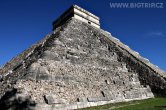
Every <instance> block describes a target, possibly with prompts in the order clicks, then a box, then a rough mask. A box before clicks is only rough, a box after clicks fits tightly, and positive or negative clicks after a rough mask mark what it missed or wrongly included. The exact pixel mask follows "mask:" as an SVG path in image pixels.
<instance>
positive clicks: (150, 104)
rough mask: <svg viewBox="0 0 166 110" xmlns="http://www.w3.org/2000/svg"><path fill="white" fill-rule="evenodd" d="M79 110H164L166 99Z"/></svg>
mask: <svg viewBox="0 0 166 110" xmlns="http://www.w3.org/2000/svg"><path fill="white" fill-rule="evenodd" d="M79 110H166V98H153V99H147V100H141V101H131V102H121V103H115V104H107V105H102V106H97V107H90V108H85V109H79Z"/></svg>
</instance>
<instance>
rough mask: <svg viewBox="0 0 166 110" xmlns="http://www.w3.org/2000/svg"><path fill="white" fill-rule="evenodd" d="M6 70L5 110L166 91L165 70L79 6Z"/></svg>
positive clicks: (66, 109)
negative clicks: (101, 26) (103, 27)
mask: <svg viewBox="0 0 166 110" xmlns="http://www.w3.org/2000/svg"><path fill="white" fill-rule="evenodd" d="M0 73H1V74H0V85H1V88H0V108H3V110H5V109H6V110H8V109H10V110H19V109H20V110H22V109H32V110H33V109H40V110H71V109H78V108H85V107H90V106H97V105H103V104H107V103H115V102H123V101H131V100H142V99H147V98H153V97H155V96H165V95H166V77H165V75H164V73H163V71H161V70H160V69H159V68H158V67H157V66H155V65H153V64H151V63H150V62H149V61H148V60H147V59H145V58H143V57H141V56H140V55H139V54H138V53H137V52H135V51H133V50H132V49H130V48H129V47H128V46H126V45H124V44H123V43H122V42H120V41H119V40H118V39H116V38H115V37H113V36H112V35H111V34H110V33H109V32H106V31H104V30H102V29H100V22H99V18H98V17H97V16H95V15H93V14H91V13H89V12H88V11H86V10H84V9H82V8H80V7H78V6H76V5H73V6H72V7H71V8H69V10H67V11H66V12H65V13H64V14H63V15H62V16H60V17H59V19H57V20H56V21H55V22H54V23H53V32H51V33H49V34H48V35H46V37H44V39H43V40H41V41H39V42H38V43H36V44H35V45H33V46H31V47H30V48H29V49H27V50H25V51H24V52H22V53H21V54H19V55H18V56H16V57H15V58H13V59H12V60H11V61H9V62H7V63H6V65H4V67H3V68H1V69H0Z"/></svg>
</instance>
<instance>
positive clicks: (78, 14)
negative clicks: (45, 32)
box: [53, 5, 100, 30]
mask: <svg viewBox="0 0 166 110" xmlns="http://www.w3.org/2000/svg"><path fill="white" fill-rule="evenodd" d="M72 17H74V18H76V19H78V20H81V21H83V22H85V23H88V24H90V25H92V26H94V27H97V28H100V21H99V20H100V18H99V17H97V16H96V15H94V14H92V13H90V12H88V11H86V10H84V9H82V8H81V7H79V6H77V5H72V6H71V7H70V8H69V9H68V10H67V11H66V12H64V13H63V14H62V15H61V16H60V17H59V18H58V19H57V20H55V21H54V22H53V30H55V29H56V28H57V27H59V26H61V25H62V24H64V23H65V22H66V21H67V20H68V19H70V18H72Z"/></svg>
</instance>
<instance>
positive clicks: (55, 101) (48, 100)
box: [44, 94, 65, 105]
mask: <svg viewBox="0 0 166 110" xmlns="http://www.w3.org/2000/svg"><path fill="white" fill-rule="evenodd" d="M44 98H45V101H46V103H47V104H49V105H52V104H64V103H65V100H64V99H59V98H57V97H56V96H55V95H52V94H49V95H45V96H44Z"/></svg>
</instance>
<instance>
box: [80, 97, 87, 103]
mask: <svg viewBox="0 0 166 110" xmlns="http://www.w3.org/2000/svg"><path fill="white" fill-rule="evenodd" d="M87 101H88V100H87V98H86V97H82V98H78V102H87Z"/></svg>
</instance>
